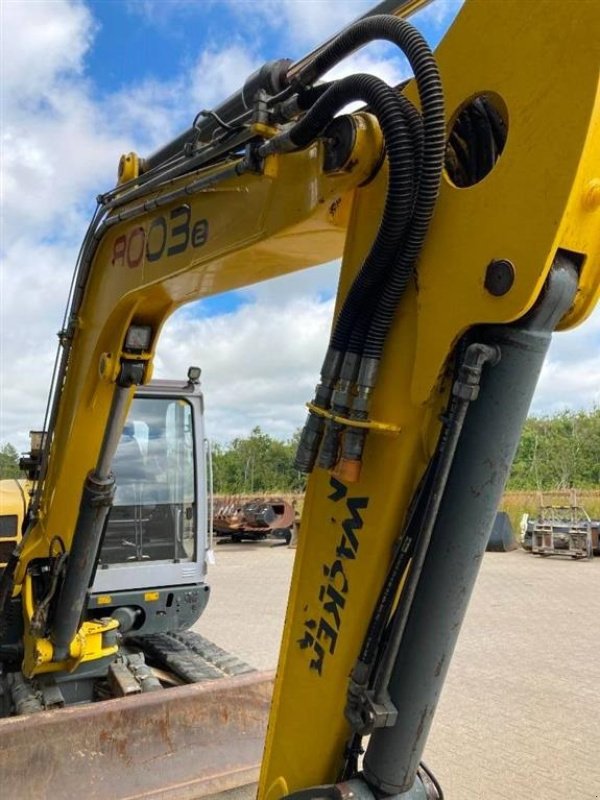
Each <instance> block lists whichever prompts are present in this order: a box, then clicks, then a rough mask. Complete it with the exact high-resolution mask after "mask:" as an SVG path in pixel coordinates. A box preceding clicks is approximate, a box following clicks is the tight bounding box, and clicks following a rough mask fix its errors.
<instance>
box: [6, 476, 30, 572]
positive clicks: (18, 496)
mask: <svg viewBox="0 0 600 800" xmlns="http://www.w3.org/2000/svg"><path fill="white" fill-rule="evenodd" d="M28 503H29V486H28V484H27V482H26V481H24V480H17V479H16V478H5V479H4V480H2V481H0V570H2V569H4V567H5V566H6V562H7V561H8V559H9V557H10V554H11V553H12V552H13V550H14V549H15V546H16V544H17V542H18V541H19V539H20V538H21V528H22V525H23V520H24V519H25V514H26V513H27V504H28Z"/></svg>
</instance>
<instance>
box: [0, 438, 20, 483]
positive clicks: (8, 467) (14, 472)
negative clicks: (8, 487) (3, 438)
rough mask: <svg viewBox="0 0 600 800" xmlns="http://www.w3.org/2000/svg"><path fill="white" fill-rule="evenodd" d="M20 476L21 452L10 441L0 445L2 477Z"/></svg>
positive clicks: (0, 475) (0, 470)
mask: <svg viewBox="0 0 600 800" xmlns="http://www.w3.org/2000/svg"><path fill="white" fill-rule="evenodd" d="M20 477H21V470H20V469H19V453H18V452H17V450H16V449H15V448H14V447H13V446H12V444H10V442H7V443H6V444H4V445H2V447H0V479H1V478H20Z"/></svg>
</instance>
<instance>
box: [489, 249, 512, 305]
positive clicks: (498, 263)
mask: <svg viewBox="0 0 600 800" xmlns="http://www.w3.org/2000/svg"><path fill="white" fill-rule="evenodd" d="M514 282H515V268H514V266H513V264H512V262H511V261H509V260H508V259H506V258H499V259H494V260H493V261H490V263H489V264H488V265H487V268H486V271H485V280H484V282H483V285H484V286H485V288H486V289H487V291H488V292H489V293H490V294H491V295H493V296H494V297H502V296H503V295H505V294H506V293H507V292H509V291H510V289H511V288H512V285H513V283H514Z"/></svg>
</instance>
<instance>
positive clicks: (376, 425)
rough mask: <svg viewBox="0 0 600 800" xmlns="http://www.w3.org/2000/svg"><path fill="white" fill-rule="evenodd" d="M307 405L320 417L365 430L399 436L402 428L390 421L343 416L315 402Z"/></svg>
mask: <svg viewBox="0 0 600 800" xmlns="http://www.w3.org/2000/svg"><path fill="white" fill-rule="evenodd" d="M306 407H307V408H308V410H309V411H310V412H311V413H312V414H316V415H317V416H318V417H323V418H324V419H330V420H331V421H332V422H337V423H339V424H340V425H345V426H347V427H348V428H363V429H364V430H370V431H373V432H374V433H385V434H387V435H388V436H397V435H398V434H399V433H400V431H401V430H402V428H400V426H399V425H392V424H391V423H389V422H377V421H376V420H373V419H364V420H362V419H348V417H342V416H340V415H339V414H333V413H332V412H331V411H326V410H325V409H324V408H319V406H315V405H314V404H313V403H307V404H306Z"/></svg>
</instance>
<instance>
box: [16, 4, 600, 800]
mask: <svg viewBox="0 0 600 800" xmlns="http://www.w3.org/2000/svg"><path fill="white" fill-rule="evenodd" d="M599 28H600V5H599V4H597V3H593V2H589V3H587V2H582V3H578V4H564V3H558V2H554V0H536V2H527V3H524V2H522V0H504V2H502V3H500V2H497V3H491V2H488V1H487V0H468V2H467V3H466V5H465V6H464V8H463V10H462V11H461V13H460V15H459V17H458V18H457V20H456V21H455V23H454V25H453V26H452V28H451V30H450V31H449V33H448V35H447V36H446V38H445V40H444V41H443V42H442V44H441V45H440V47H439V49H438V58H439V63H440V70H441V75H442V80H443V84H444V87H445V92H446V99H447V114H448V122H449V124H451V123H452V122H453V120H454V119H455V118H456V116H457V114H458V112H459V111H460V110H461V108H462V107H463V106H464V104H465V103H466V102H467V101H469V100H470V99H471V98H473V97H474V96H475V95H477V94H479V93H482V92H485V93H486V94H487V95H488V96H489V97H491V98H492V100H493V102H495V103H496V104H497V106H498V108H499V109H500V110H501V111H502V113H503V114H504V115H505V117H506V120H507V122H508V139H507V143H506V147H505V150H504V152H503V154H502V156H501V157H500V160H499V161H498V163H497V165H496V166H495V168H494V169H493V170H492V171H491V173H490V174H489V175H488V176H487V177H486V178H485V179H484V180H482V181H481V182H480V183H478V184H477V185H475V186H471V187H469V188H465V189H459V188H457V187H455V186H453V185H452V183H451V181H450V180H449V179H448V178H447V177H445V178H444V181H443V185H442V190H441V195H440V200H439V203H438V206H437V209H436V212H435V216H434V220H433V224H432V228H431V232H430V235H429V237H428V240H427V242H426V245H425V248H424V250H423V253H422V256H421V259H420V262H419V267H418V281H417V282H415V284H414V285H412V286H411V287H410V288H409V290H408V291H407V293H406V295H405V297H404V298H403V301H402V304H401V307H400V309H399V313H398V315H397V318H396V320H395V323H394V325H393V328H392V330H391V332H390V337H389V340H388V342H387V344H386V348H385V352H384V359H383V362H382V368H381V373H380V378H379V383H378V385H377V387H376V390H375V392H374V394H373V403H372V408H371V412H372V416H373V419H374V420H380V421H383V422H385V424H386V425H389V426H392V427H394V428H395V429H397V430H399V433H398V435H396V436H393V437H392V436H377V435H373V434H372V433H370V434H369V437H368V440H367V445H366V450H365V455H364V461H363V468H362V472H361V476H360V480H359V482H358V483H356V484H354V485H352V486H351V487H349V486H347V485H345V484H343V483H342V482H341V481H339V480H337V479H336V478H334V477H332V476H331V475H329V474H328V473H325V472H324V471H322V470H316V471H315V473H314V474H313V475H312V476H311V479H310V481H309V486H308V491H307V496H306V501H305V507H304V514H303V519H302V526H301V532H300V537H299V547H298V550H297V555H296V562H295V567H294V575H293V579H292V588H291V594H290V601H289V606H288V613H287V619H286V626H285V630H284V636H283V643H282V651H281V658H280V664H279V670H278V678H277V682H276V687H275V695H274V702H273V711H272V716H271V721H270V725H269V732H268V738H267V745H266V753H265V759H264V764H263V772H262V776H261V788H260V794H261V797H267V798H269V800H275V799H276V798H279V797H281V796H282V795H284V794H285V793H287V792H289V791H294V790H296V789H300V788H304V787H306V786H310V785H315V784H321V783H327V782H332V781H334V780H335V779H336V778H337V776H338V772H339V768H340V766H341V763H342V757H343V750H344V744H345V741H346V738H347V735H348V728H347V725H346V723H345V721H344V716H343V708H344V704H345V695H346V688H347V678H348V675H349V672H350V670H351V668H352V665H353V663H354V661H355V660H356V657H357V655H358V652H359V649H360V645H361V642H362V639H363V636H364V633H365V629H366V626H367V623H368V619H369V617H370V614H371V612H372V609H373V605H374V603H375V599H376V597H377V594H378V590H379V588H380V586H381V584H382V581H383V577H384V574H385V570H386V567H387V564H388V563H389V558H390V553H391V549H392V546H393V543H394V540H395V538H396V536H397V535H398V532H399V530H400V527H401V524H402V521H403V519H404V517H405V515H406V511H407V508H408V505H409V502H410V499H411V497H412V495H413V492H414V490H415V487H416V485H417V484H418V481H419V479H420V477H421V476H422V474H423V472H424V470H425V468H426V466H427V464H428V463H429V461H430V459H431V456H432V454H433V452H434V449H435V445H436V441H437V437H438V434H439V425H440V423H439V415H440V412H441V411H442V410H443V408H444V407H445V404H446V399H447V395H448V391H449V383H450V381H449V377H448V374H447V372H448V369H449V364H448V358H449V354H450V353H451V352H452V349H453V346H454V344H455V342H456V341H457V339H458V337H459V336H460V335H461V334H462V333H463V332H464V331H465V330H466V329H467V328H469V327H471V326H473V325H477V324H479V323H487V322H509V321H511V320H514V319H516V318H518V317H520V316H522V315H523V314H524V313H525V312H526V311H527V310H528V309H530V308H531V306H532V305H533V304H534V302H535V301H536V299H537V298H538V296H539V294H540V291H541V289H542V286H543V283H544V280H545V278H546V276H547V272H548V270H549V268H550V265H551V263H552V260H553V258H554V255H555V253H556V250H557V249H558V248H565V249H567V250H570V251H574V252H576V253H577V254H580V256H581V257H580V259H579V260H580V263H581V265H582V266H581V273H580V290H579V293H578V295H577V298H576V301H575V303H574V306H573V309H572V311H571V312H570V313H569V315H568V317H567V318H566V320H565V321H564V325H565V326H570V325H573V324H575V323H577V322H579V321H581V320H582V319H583V318H584V317H585V316H586V315H587V314H588V313H589V312H590V310H591V308H592V307H593V305H594V303H595V301H596V300H597V295H598V291H599V283H600V267H599V256H600V253H599V250H600V242H599V233H598V232H599V209H600V200H599V199H598V194H599V191H600V190H599V188H598V180H600V178H599V175H598V170H599V165H600V141H599V127H598V126H599V124H600V109H599V98H598V63H599V55H600V52H599V50H600V41H599V39H598V37H597V31H598V29H599ZM408 93H409V94H410V95H411V96H413V97H414V96H415V93H414V87H409V89H408ZM364 119H365V123H364V124H365V129H364V131H362V132H361V135H360V136H359V137H358V143H357V152H356V153H355V154H354V156H355V157H353V159H352V160H351V162H350V163H351V165H352V167H351V170H350V171H346V172H344V171H341V172H338V173H336V174H333V175H324V174H323V172H322V155H323V153H322V145H320V144H318V145H313V146H311V147H309V148H308V149H307V150H305V151H303V152H301V153H293V154H288V155H282V156H276V157H275V156H273V157H270V158H269V159H267V163H266V165H265V170H264V173H263V174H245V175H242V176H239V177H232V178H229V179H227V180H226V181H223V182H220V183H218V184H216V185H215V186H214V187H212V188H207V189H205V190H203V191H201V192H199V193H197V194H194V195H190V196H189V197H188V198H186V199H185V200H180V201H174V202H173V203H171V204H170V205H168V206H166V207H165V208H164V209H161V210H160V211H152V212H147V213H144V214H143V215H142V216H141V217H139V218H137V219H133V220H130V221H128V222H123V223H120V224H119V225H116V226H115V227H114V228H112V229H111V230H110V231H109V232H108V233H107V234H106V235H105V236H104V237H103V239H102V241H101V242H100V245H99V248H98V251H97V253H96V256H95V259H94V262H93V265H92V269H91V273H90V277H89V280H88V285H87V288H86V294H85V298H84V301H83V304H82V307H81V309H80V313H79V319H78V327H77V332H76V336H75V340H74V344H73V350H72V353H71V359H70V363H69V369H68V373H67V379H66V382H65V385H64V389H63V394H62V398H61V404H60V409H59V416H58V420H57V424H56V427H55V431H54V439H53V443H52V450H51V458H50V464H49V470H48V474H47V478H46V482H45V487H44V494H43V497H42V505H41V511H40V519H39V522H38V523H37V524H36V527H35V528H34V529H33V530H32V531H31V533H30V534H29V535H28V537H27V541H26V542H25V545H24V548H23V556H22V559H21V562H20V564H19V568H18V571H17V574H16V579H17V584H18V585H19V586H22V585H25V588H27V586H28V581H26V582H25V583H24V581H25V576H26V573H27V565H28V564H29V563H30V561H31V560H32V559H34V558H38V557H45V556H47V554H48V552H49V548H50V542H51V540H52V538H53V537H55V536H60V537H61V539H62V540H63V541H64V543H65V545H66V548H67V550H68V549H69V547H70V545H71V541H72V536H73V530H74V526H75V520H76V517H77V510H78V507H79V501H80V496H81V490H82V486H83V482H84V478H85V475H86V474H87V472H88V471H89V470H90V469H91V468H92V467H93V466H94V464H95V463H96V459H97V456H98V452H99V448H100V444H101V440H102V435H103V432H104V428H105V425H106V420H107V417H108V412H109V407H110V402H111V398H112V394H113V389H114V380H115V374H116V370H117V366H118V361H119V357H120V354H121V353H122V346H123V339H124V335H125V332H126V330H127V328H128V326H129V325H130V324H131V323H132V322H133V323H135V324H147V325H151V326H152V328H153V331H154V335H155V336H154V340H153V345H152V353H153V352H154V349H155V346H156V339H157V337H158V333H159V331H160V329H161V327H162V325H163V323H164V321H165V320H166V319H167V317H168V316H169V315H170V314H171V313H172V312H173V311H174V310H175V309H176V308H177V307H178V306H180V305H182V304H183V303H186V302H188V301H190V300H193V299H197V298H199V297H206V296H209V295H212V294H216V293H218V292H222V291H226V290H231V289H235V288H238V287H241V286H247V285H249V284H251V283H254V282H257V281H260V280H264V279H266V278H271V277H274V276H276V275H282V274H285V273H288V272H292V271H294V270H298V269H303V268H305V267H308V266H311V265H315V264H319V263H323V262H326V261H329V260H331V259H332V258H335V257H337V256H339V254H340V253H341V252H342V251H343V253H344V257H343V266H342V274H341V279H340V288H339V293H338V306H339V302H340V299H341V298H342V297H343V296H344V294H345V292H346V291H347V289H348V287H349V286H350V283H351V281H352V278H353V276H354V274H355V273H356V270H357V269H358V267H359V265H360V263H361V260H362V258H363V256H364V255H365V253H366V252H367V251H368V249H369V247H370V244H371V242H372V240H373V237H374V235H375V232H376V230H377V227H378V224H379V220H380V218H381V211H382V207H383V202H384V193H385V183H386V170H385V165H384V167H383V168H382V169H380V170H379V173H378V174H377V176H376V177H375V178H374V179H373V180H370V182H369V178H370V177H371V176H372V173H373V170H374V168H375V166H376V165H377V164H378V163H379V160H380V153H381V137H380V134H379V132H378V131H377V129H376V127H374V124H373V121H372V118H369V117H368V116H365V118H364ZM128 169H129V167H128ZM220 169H221V167H219V166H217V167H211V168H209V169H207V170H204V171H203V172H202V173H201V174H203V175H204V174H206V175H210V174H217V173H218V172H219V170H220ZM127 174H128V175H129V172H127ZM133 175H135V172H134V173H133ZM189 180H190V179H189V178H185V179H182V180H181V181H180V184H181V185H183V184H184V183H187V182H188V181H189ZM182 209H183V210H182ZM160 220H163V221H164V222H160ZM184 223H185V224H187V226H188V234H189V232H190V231H195V232H196V234H194V235H195V239H194V242H195V243H193V242H192V243H191V244H190V243H189V242H188V244H187V245H186V246H185V247H183V248H182V249H181V250H180V251H178V247H179V246H180V245H181V243H182V241H183V239H185V238H186V236H185V235H184V234H182V233H181V230H179V231H178V228H179V227H180V226H181V225H182V224H184ZM182 236H183V239H182ZM169 250H170V251H171V255H168V252H169ZM156 254H158V255H156ZM150 255H152V258H150ZM154 256H156V257H154ZM497 258H505V259H509V260H510V261H511V262H512V263H513V264H514V266H515V271H516V280H515V283H514V286H513V287H512V288H511V290H510V291H509V292H508V293H507V294H506V295H504V296H503V297H493V296H491V295H490V294H488V293H487V292H486V290H485V288H484V275H485V269H486V266H487V265H488V264H489V262H490V261H491V260H493V259H497ZM417 283H418V288H417ZM316 377H317V376H315V378H316ZM132 393H133V390H132ZM82 443H84V444H85V446H82ZM339 598H341V600H340V599H339ZM28 602H29V601H28ZM32 611H33V608H32V607H31V608H30V609H29V612H27V613H28V615H29V617H28V618H31V614H32ZM91 633H92V635H93V632H91ZM25 635H26V637H29V639H30V640H29V641H28V642H27V643H26V648H27V652H28V653H30V654H35V653H36V647H38V649H40V650H43V651H44V652H43V653H42V658H43V659H46V660H43V662H42V663H43V664H48V663H53V664H54V663H55V662H49V661H48V660H47V659H48V658H51V655H48V649H47V646H46V644H45V643H44V642H45V640H40V641H39V642H38V641H37V640H35V638H34V637H32V636H31V635H30V634H29V633H28V632H27V631H26V634H25ZM81 636H84V638H87V633H86V631H84V630H81V631H80V632H79V633H78V634H77V637H76V639H77V640H78V642H80V637H81ZM78 637H79V638H78ZM78 647H79V648H80V649H79V650H77V648H78ZM73 649H74V651H76V652H81V647H80V644H79V645H78V644H77V642H74V644H73ZM96 652H97V653H98V652H99V651H96ZM33 661H35V659H34V658H33V656H30V661H29V662H28V669H29V674H34V673H35V672H36V671H37V669H38V665H37V664H36V663H32V662H33ZM57 668H67V665H66V664H58V666H57Z"/></svg>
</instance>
